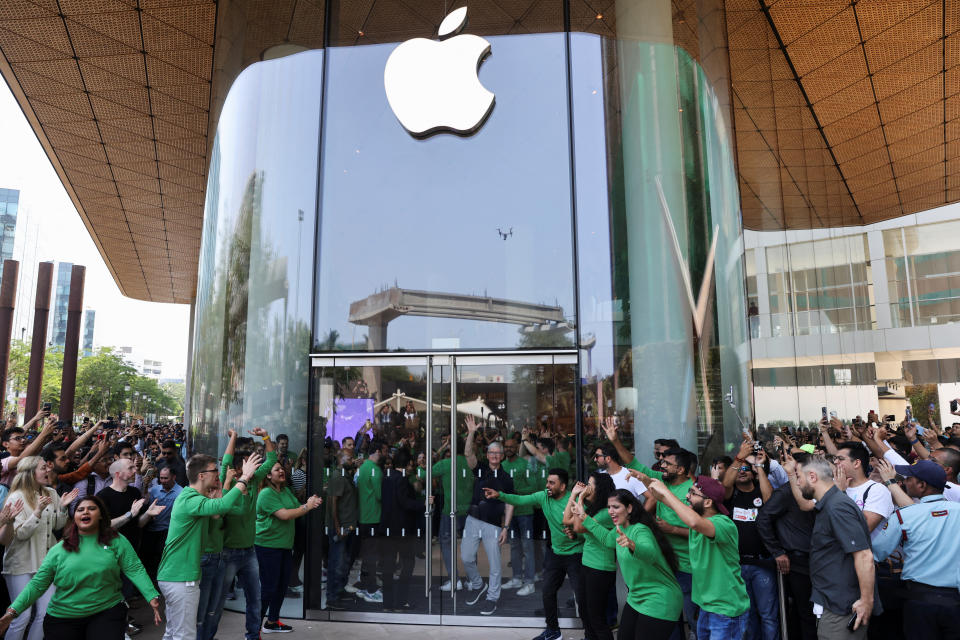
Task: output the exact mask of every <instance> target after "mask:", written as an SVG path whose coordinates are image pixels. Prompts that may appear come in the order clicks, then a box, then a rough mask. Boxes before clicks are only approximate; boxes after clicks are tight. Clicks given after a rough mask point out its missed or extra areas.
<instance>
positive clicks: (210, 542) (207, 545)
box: [203, 516, 226, 553]
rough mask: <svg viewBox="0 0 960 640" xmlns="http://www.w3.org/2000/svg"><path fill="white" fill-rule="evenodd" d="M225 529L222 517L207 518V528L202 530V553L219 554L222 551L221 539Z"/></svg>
mask: <svg viewBox="0 0 960 640" xmlns="http://www.w3.org/2000/svg"><path fill="white" fill-rule="evenodd" d="M225 533H226V528H225V525H224V522H223V516H220V517H219V518H214V517H209V518H207V526H206V527H205V528H204V530H203V552H204V553H220V552H221V551H223V537H224V534H225Z"/></svg>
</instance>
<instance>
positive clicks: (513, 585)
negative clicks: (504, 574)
mask: <svg viewBox="0 0 960 640" xmlns="http://www.w3.org/2000/svg"><path fill="white" fill-rule="evenodd" d="M522 586H523V580H521V579H520V578H510V579H509V580H507V581H506V582H504V583H503V584H502V585H500V588H501V589H519V588H520V587H522Z"/></svg>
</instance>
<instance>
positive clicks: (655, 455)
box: [653, 451, 663, 459]
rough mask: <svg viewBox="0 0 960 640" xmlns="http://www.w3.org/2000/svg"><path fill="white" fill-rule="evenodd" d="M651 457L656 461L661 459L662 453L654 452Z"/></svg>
mask: <svg viewBox="0 0 960 640" xmlns="http://www.w3.org/2000/svg"><path fill="white" fill-rule="evenodd" d="M653 457H654V458H657V459H661V458H663V451H654V452H653Z"/></svg>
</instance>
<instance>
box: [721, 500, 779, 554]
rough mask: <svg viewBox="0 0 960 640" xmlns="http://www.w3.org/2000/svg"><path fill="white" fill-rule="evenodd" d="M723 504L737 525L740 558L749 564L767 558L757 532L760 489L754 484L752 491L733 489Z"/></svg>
mask: <svg viewBox="0 0 960 640" xmlns="http://www.w3.org/2000/svg"><path fill="white" fill-rule="evenodd" d="M724 504H725V505H726V507H727V509H728V510H729V511H730V517H731V518H733V522H734V524H736V525H737V535H738V537H739V539H740V542H739V547H740V558H741V559H742V560H744V561H746V562H749V561H750V560H759V559H760V558H761V557H763V558H766V557H768V556H769V554H768V553H767V550H766V548H765V547H764V546H763V542H761V540H760V534H759V533H758V532H757V515H758V514H759V513H760V507H761V506H763V496H762V494H761V493H760V487H759V486H758V485H757V484H756V483H754V486H753V491H741V490H740V489H737V488H736V487H734V489H733V495H732V496H730V499H729V500H727V501H726V502H725V503H724Z"/></svg>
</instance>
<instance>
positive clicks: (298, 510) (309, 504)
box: [265, 489, 323, 520]
mask: <svg viewBox="0 0 960 640" xmlns="http://www.w3.org/2000/svg"><path fill="white" fill-rule="evenodd" d="M265 490H266V489H265ZM322 503H323V500H321V499H320V498H319V497H318V496H310V497H309V498H307V501H306V502H305V503H303V504H302V505H300V506H299V507H295V508H293V509H277V510H276V511H274V512H273V513H272V514H270V515H272V516H273V517H274V518H276V519H277V520H296V519H297V518H299V517H301V516H305V515H307V514H308V513H310V512H311V511H313V510H314V509H316V508H317V507H319V506H320V505H321V504H322Z"/></svg>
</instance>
